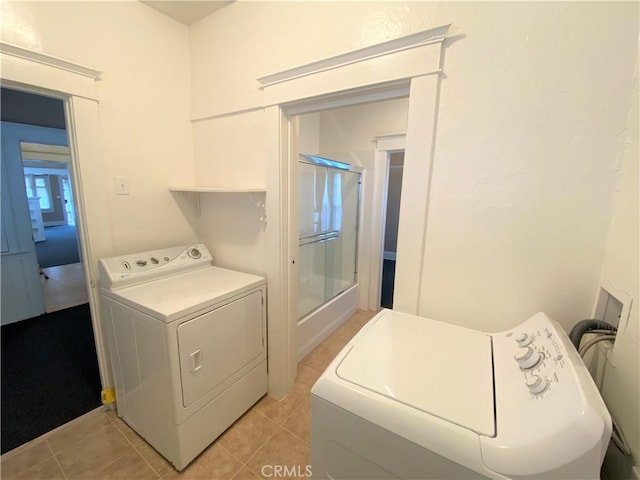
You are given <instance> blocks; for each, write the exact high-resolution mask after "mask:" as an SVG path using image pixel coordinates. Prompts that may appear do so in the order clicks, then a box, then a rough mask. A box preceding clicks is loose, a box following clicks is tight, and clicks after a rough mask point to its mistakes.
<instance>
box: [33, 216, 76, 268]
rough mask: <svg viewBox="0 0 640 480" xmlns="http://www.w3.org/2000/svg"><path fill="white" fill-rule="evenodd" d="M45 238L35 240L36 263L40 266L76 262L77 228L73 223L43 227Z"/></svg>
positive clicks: (45, 266) (46, 266)
mask: <svg viewBox="0 0 640 480" xmlns="http://www.w3.org/2000/svg"><path fill="white" fill-rule="evenodd" d="M44 231H45V236H46V238H47V239H46V240H45V241H44V242H36V253H37V255H38V263H39V264H40V266H41V267H42V268H48V267H55V266H58V265H69V264H70V263H78V262H79V261H80V254H79V253H78V237H77V229H76V227H75V226H74V225H60V226H56V227H46V228H45V229H44Z"/></svg>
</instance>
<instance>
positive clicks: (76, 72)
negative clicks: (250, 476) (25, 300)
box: [0, 42, 113, 388]
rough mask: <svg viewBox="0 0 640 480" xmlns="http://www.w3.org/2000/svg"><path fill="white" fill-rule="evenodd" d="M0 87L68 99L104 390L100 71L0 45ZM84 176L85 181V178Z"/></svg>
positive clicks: (107, 376) (105, 236) (108, 248)
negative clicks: (99, 269)
mask: <svg viewBox="0 0 640 480" xmlns="http://www.w3.org/2000/svg"><path fill="white" fill-rule="evenodd" d="M0 51H2V53H3V55H2V56H1V63H2V64H1V67H2V68H1V70H0V83H1V85H2V86H3V87H7V88H11V89H14V90H21V91H26V92H30V93H35V94H39V95H44V96H49V97H54V98H59V99H61V100H63V102H64V107H65V117H66V122H67V129H66V130H67V137H68V143H69V150H70V154H71V162H70V168H69V173H70V176H71V181H72V184H73V189H74V192H75V193H76V198H75V199H74V200H75V202H76V216H77V229H78V237H79V242H80V245H81V257H82V263H83V267H84V271H85V278H86V279H87V287H88V288H87V290H88V296H89V307H90V310H91V321H92V324H93V333H94V338H95V344H96V354H97V357H98V368H99V370H100V380H101V383H102V388H107V387H109V386H111V385H112V384H113V379H112V375H111V369H110V367H109V365H110V363H109V357H108V351H107V348H106V340H105V338H104V335H103V331H102V327H101V324H102V323H101V316H100V306H99V305H100V304H99V294H98V286H97V282H96V279H97V264H98V260H99V259H100V258H102V257H107V256H110V255H112V252H113V246H112V240H111V234H110V232H109V228H108V225H105V224H106V222H102V221H101V219H104V218H108V211H107V208H106V202H104V201H103V199H102V198H99V197H97V196H96V195H91V192H99V191H101V190H102V188H103V185H102V179H103V178H104V175H102V174H101V167H100V166H101V165H102V163H101V158H100V151H99V144H98V140H97V139H98V138H99V136H100V123H99V112H98V101H97V95H96V86H95V82H96V80H97V79H99V75H100V72H99V71H98V70H94V69H91V68H87V67H82V66H79V65H77V64H74V63H73V62H68V61H66V60H62V59H59V58H56V57H53V56H49V55H47V54H45V53H41V52H34V51H31V50H28V49H25V48H22V47H17V46H15V45H10V44H7V43H4V42H0ZM83 177H84V178H83Z"/></svg>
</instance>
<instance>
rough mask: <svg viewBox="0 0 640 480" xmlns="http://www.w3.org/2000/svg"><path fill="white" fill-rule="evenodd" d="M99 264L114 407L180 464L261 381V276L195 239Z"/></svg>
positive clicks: (261, 388)
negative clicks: (219, 261)
mask: <svg viewBox="0 0 640 480" xmlns="http://www.w3.org/2000/svg"><path fill="white" fill-rule="evenodd" d="M99 272H100V287H101V310H102V322H103V327H104V332H105V336H106V338H107V344H108V348H109V355H110V359H111V367H112V372H113V380H114V384H115V390H116V406H117V413H118V416H119V417H121V418H122V419H123V420H124V421H125V422H126V423H127V424H128V425H129V426H131V428H133V429H134V430H135V431H136V432H137V433H138V434H139V435H140V436H141V437H143V438H144V439H145V440H146V441H147V442H148V443H149V444H150V445H151V446H153V447H154V448H155V449H156V450H157V451H158V452H159V453H160V454H162V455H163V456H164V457H165V458H167V460H169V461H170V462H171V463H173V465H174V466H175V468H176V469H177V470H182V469H184V468H185V467H186V466H187V465H188V464H189V462H191V460H193V459H194V458H195V457H196V456H197V455H198V454H199V453H200V452H202V451H203V450H204V449H205V448H206V447H207V446H208V445H209V444H211V442H213V441H214V440H215V439H216V438H217V437H218V436H219V435H220V434H221V433H222V432H223V431H224V430H225V429H226V428H228V427H229V426H230V425H231V424H232V423H233V422H235V420H237V419H238V418H239V417H240V416H241V415H242V414H243V413H244V412H245V411H246V410H248V409H249V408H250V407H251V406H252V405H253V404H254V403H255V402H257V401H258V400H259V399H260V398H261V397H262V396H263V395H264V394H265V393H266V391H267V343H266V307H265V303H266V282H265V279H264V278H262V277H259V276H256V275H250V274H247V273H242V272H236V271H233V270H228V269H224V268H219V267H215V266H213V265H212V258H211V254H210V253H209V251H208V250H207V249H206V247H205V246H204V245H202V244H198V245H192V246H178V247H172V248H166V249H161V250H154V251H148V252H143V253H136V254H131V255H124V256H118V257H113V258H106V259H102V260H100V262H99Z"/></svg>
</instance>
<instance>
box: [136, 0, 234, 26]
mask: <svg viewBox="0 0 640 480" xmlns="http://www.w3.org/2000/svg"><path fill="white" fill-rule="evenodd" d="M141 1H142V3H144V4H145V5H148V6H150V7H151V8H155V9H156V10H158V11H159V12H162V13H164V14H165V15H168V16H169V17H171V18H173V19H174V20H177V21H178V22H180V23H184V24H185V25H191V24H192V23H195V22H197V21H198V20H200V19H201V18H204V17H206V16H207V15H210V14H212V13H213V12H215V11H216V10H220V9H221V8H222V7H224V6H225V5H228V4H229V3H231V1H233V0H200V1H179V0H174V1H165V0H148V1H144V0H141Z"/></svg>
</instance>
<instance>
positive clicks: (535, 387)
mask: <svg viewBox="0 0 640 480" xmlns="http://www.w3.org/2000/svg"><path fill="white" fill-rule="evenodd" d="M526 384H527V388H528V389H529V393H531V394H532V395H540V394H541V393H544V392H545V390H546V389H547V388H549V380H547V379H545V378H542V377H540V376H538V375H531V376H530V377H529V378H527V382H526Z"/></svg>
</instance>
